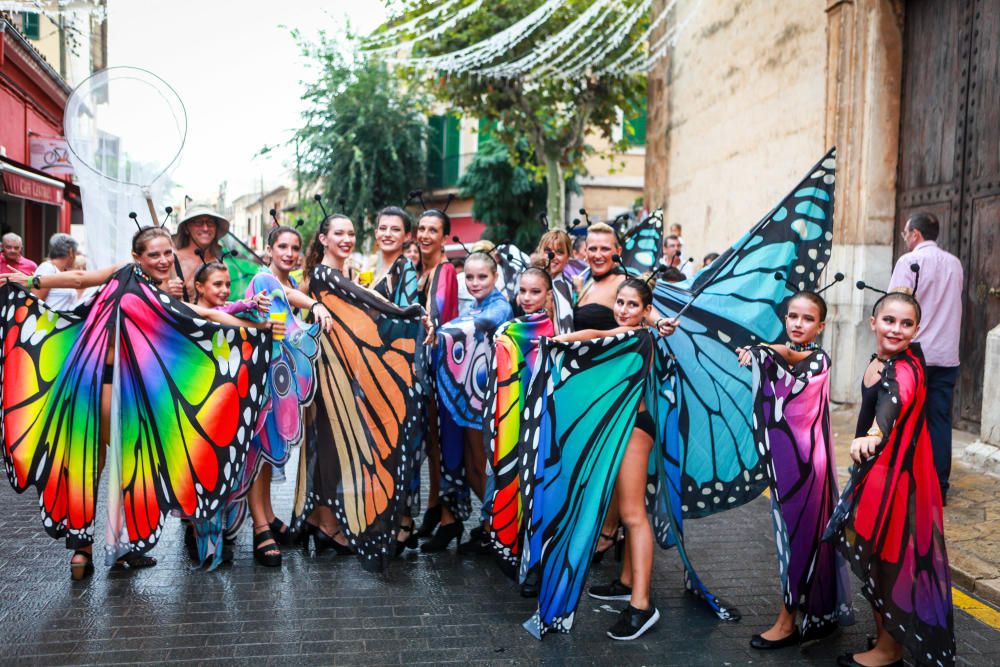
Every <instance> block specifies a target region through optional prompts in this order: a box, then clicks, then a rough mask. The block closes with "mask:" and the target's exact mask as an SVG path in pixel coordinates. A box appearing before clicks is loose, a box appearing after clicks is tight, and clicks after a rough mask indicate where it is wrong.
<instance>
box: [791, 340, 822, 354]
mask: <svg viewBox="0 0 1000 667" xmlns="http://www.w3.org/2000/svg"><path fill="white" fill-rule="evenodd" d="M788 349H789V350H792V351H793V352H808V351H809V350H818V349H819V345H818V344H817V343H816V341H813V342H811V343H806V344H805V345H799V344H798V343H792V342H789V343H788Z"/></svg>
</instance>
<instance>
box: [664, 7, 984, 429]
mask: <svg viewBox="0 0 1000 667" xmlns="http://www.w3.org/2000/svg"><path fill="white" fill-rule="evenodd" d="M692 9H697V12H696V13H694V14H692V18H691V21H690V23H689V24H688V25H687V26H686V27H685V29H684V32H683V34H681V36H680V38H679V40H678V42H677V45H676V47H674V48H673V49H672V50H671V51H670V53H669V54H668V57H666V58H664V59H663V60H661V61H660V62H659V63H658V65H657V67H656V69H655V70H654V71H653V72H651V73H650V97H649V121H648V129H647V142H646V202H647V205H648V206H650V207H654V206H657V205H661V206H663V207H664V211H665V219H666V221H667V222H668V223H674V222H677V223H681V224H683V225H684V236H685V241H686V243H687V244H688V247H689V248H690V249H691V251H692V252H693V253H694V254H696V255H697V254H698V253H706V252H709V251H712V250H721V249H722V248H719V247H716V246H717V245H723V246H725V245H728V244H729V243H730V242H731V241H732V240H735V239H736V238H737V237H738V236H739V235H740V234H742V233H743V232H744V231H746V229H747V228H748V227H749V226H750V225H751V224H753V223H754V222H755V221H756V220H757V218H758V217H759V216H761V215H763V214H765V213H766V212H767V211H768V210H769V209H770V207H771V206H772V205H773V204H774V203H775V202H777V201H778V200H779V199H780V198H781V197H782V196H783V195H784V194H786V192H787V190H788V189H789V188H790V187H792V186H793V185H794V184H795V183H796V182H797V179H798V178H800V177H801V176H802V174H803V172H804V171H805V170H806V169H808V168H809V166H811V165H812V164H813V162H814V161H815V160H816V159H818V157H819V156H821V155H822V154H823V153H824V152H825V150H826V149H827V148H828V147H831V146H836V147H837V150H838V157H837V171H838V174H837V192H836V197H837V203H836V218H835V226H834V235H835V238H834V243H835V246H834V254H833V257H832V260H831V263H830V266H831V268H832V269H833V270H840V271H843V272H844V273H846V274H847V275H848V276H849V278H850V279H849V280H848V281H846V282H845V283H842V284H840V285H838V286H837V287H835V288H834V289H833V290H831V294H830V302H831V317H830V318H829V320H828V321H829V325H828V328H827V332H828V333H827V334H826V340H825V346H826V348H827V349H828V350H829V351H830V352H831V354H832V356H833V358H834V360H835V373H834V379H833V387H832V392H833V398H834V400H837V401H854V400H856V393H857V385H858V378H859V377H860V374H861V371H862V369H863V367H864V365H865V364H866V363H867V361H868V357H869V356H870V354H871V351H872V350H873V342H872V339H871V336H870V332H869V327H868V324H867V317H868V314H869V312H870V307H871V304H872V298H871V296H870V294H868V295H866V294H864V293H861V292H858V291H857V290H856V289H854V288H853V282H854V281H855V280H858V279H864V280H866V281H868V282H871V283H873V284H876V285H878V284H883V285H884V284H887V283H888V278H889V275H890V273H891V270H892V264H893V259H894V258H895V257H897V256H898V255H899V254H900V253H901V252H902V248H901V241H900V239H899V233H900V231H901V230H902V228H903V225H904V224H905V222H906V218H907V217H908V216H909V215H910V214H911V213H913V212H915V211H917V210H923V209H927V210H931V211H933V212H934V213H935V214H937V215H938V217H939V218H940V220H941V222H942V235H941V239H940V243H941V245H942V247H943V248H945V249H946V250H948V251H950V252H953V253H954V254H956V255H957V256H958V257H959V258H960V259H961V260H962V263H963V266H964V267H965V272H966V286H965V300H964V303H963V311H964V318H963V319H964V322H963V341H962V355H963V356H962V371H961V377H960V380H959V384H958V388H957V392H956V400H955V411H956V416H957V417H959V418H960V419H961V420H963V421H964V422H965V423H966V424H971V423H975V422H978V421H979V419H980V413H981V410H982V408H981V406H982V398H983V389H982V388H983V377H982V369H983V361H984V355H985V347H986V336H987V333H988V332H989V330H990V329H991V328H992V327H995V326H997V324H998V323H1000V262H998V261H997V260H996V256H997V252H998V250H1000V0H825V1H822V0H815V1H802V2H798V1H797V2H786V1H784V0H728V1H726V2H700V3H699V2H698V1H697V0H680V2H679V3H678V8H677V11H676V12H675V13H674V17H675V18H676V17H680V18H681V19H683V17H685V16H687V15H688V13H689V12H690V11H691V10H692ZM655 11H656V8H655V7H654V12H655ZM723 240H725V241H723Z"/></svg>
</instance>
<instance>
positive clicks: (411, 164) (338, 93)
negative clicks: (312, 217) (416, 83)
mask: <svg viewBox="0 0 1000 667" xmlns="http://www.w3.org/2000/svg"><path fill="white" fill-rule="evenodd" d="M296 37H298V35H296ZM348 40H349V38H348ZM341 46H342V45H341V44H340V43H338V42H337V41H335V40H333V39H331V38H330V37H328V36H327V35H325V34H323V35H321V37H320V40H319V42H318V43H315V44H314V43H302V49H303V53H304V54H305V55H306V56H307V57H308V58H309V59H310V60H311V61H312V62H313V63H315V64H316V65H317V66H318V76H317V78H316V79H315V80H314V81H311V82H307V83H306V90H305V94H304V95H303V98H304V99H305V101H306V103H307V109H306V111H305V112H304V114H303V120H304V121H305V122H304V125H303V127H302V128H300V129H299V130H297V131H296V133H295V139H293V141H294V140H298V141H299V151H300V161H301V170H302V176H303V178H304V179H305V180H306V181H310V182H320V183H322V187H323V203H324V205H325V206H326V209H327V211H328V212H330V213H333V212H334V211H338V212H341V213H346V214H347V215H349V216H350V217H351V219H353V220H354V221H355V223H357V224H359V225H363V224H364V221H365V220H366V219H367V218H370V217H371V216H372V215H373V214H374V212H375V211H377V210H378V209H379V208H381V207H383V206H386V205H389V204H396V205H402V204H403V202H404V201H406V197H407V193H408V192H409V191H410V190H412V189H413V188H414V187H415V186H419V185H420V183H421V182H422V180H423V178H424V174H425V172H426V152H425V148H424V142H425V139H426V132H427V119H426V117H425V116H424V115H423V113H422V112H421V111H420V110H421V109H423V108H424V107H425V106H426V103H427V101H426V99H425V98H424V97H422V96H421V95H420V94H419V93H416V92H414V91H410V90H406V89H404V88H403V87H402V85H401V82H400V80H399V79H398V78H397V77H396V76H394V75H393V72H392V71H391V70H390V69H389V67H387V66H386V64H385V63H384V62H382V61H381V60H379V59H377V58H374V57H366V56H365V55H364V54H363V53H360V52H358V51H357V50H355V51H354V52H353V53H351V54H349V55H345V52H344V49H342V48H341ZM415 177H416V178H415ZM341 202H343V204H341Z"/></svg>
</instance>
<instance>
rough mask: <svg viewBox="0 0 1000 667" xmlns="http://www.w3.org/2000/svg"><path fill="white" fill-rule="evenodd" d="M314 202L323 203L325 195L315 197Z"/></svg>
mask: <svg viewBox="0 0 1000 667" xmlns="http://www.w3.org/2000/svg"><path fill="white" fill-rule="evenodd" d="M313 201H314V202H321V201H323V195H320V194H315V195H313Z"/></svg>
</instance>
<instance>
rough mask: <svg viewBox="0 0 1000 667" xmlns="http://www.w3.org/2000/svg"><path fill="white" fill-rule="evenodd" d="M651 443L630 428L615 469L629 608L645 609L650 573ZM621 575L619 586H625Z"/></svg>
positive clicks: (648, 600) (642, 434) (648, 601)
mask: <svg viewBox="0 0 1000 667" xmlns="http://www.w3.org/2000/svg"><path fill="white" fill-rule="evenodd" d="M652 446H653V440H652V439H651V438H650V437H649V435H647V434H646V433H645V432H644V431H641V430H639V429H632V435H631V436H630V437H629V440H628V445H627V446H626V449H625V456H624V458H623V459H622V463H621V467H620V468H619V469H618V482H617V488H618V506H619V512H620V513H621V521H622V524H623V525H624V526H625V541H626V546H627V549H626V552H625V553H626V559H627V560H626V561H625V563H626V566H627V567H628V570H627V571H628V574H629V576H628V578H629V580H630V582H629V585H631V586H632V599H631V605H632V606H633V607H635V608H636V609H649V606H650V599H649V580H650V578H651V576H652V573H653V528H652V526H650V525H649V517H648V516H647V515H646V475H647V469H648V465H649V451H650V449H651V448H652ZM624 575H625V573H624V572H623V576H622V583H625V581H624V579H625V576H624Z"/></svg>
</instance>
